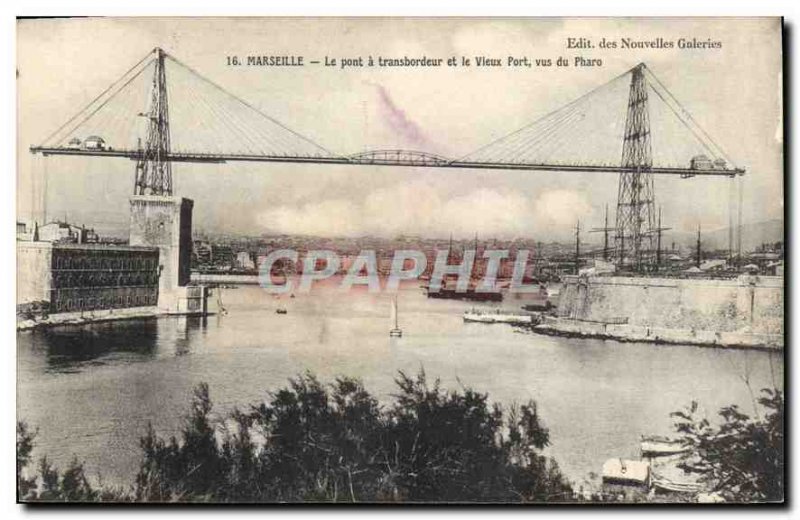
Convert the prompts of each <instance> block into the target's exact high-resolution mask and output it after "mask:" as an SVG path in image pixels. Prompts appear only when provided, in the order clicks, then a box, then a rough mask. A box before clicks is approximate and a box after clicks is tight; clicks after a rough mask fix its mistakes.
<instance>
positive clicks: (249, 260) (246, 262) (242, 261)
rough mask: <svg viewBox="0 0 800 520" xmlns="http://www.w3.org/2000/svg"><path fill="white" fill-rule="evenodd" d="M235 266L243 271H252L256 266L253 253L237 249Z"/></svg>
mask: <svg viewBox="0 0 800 520" xmlns="http://www.w3.org/2000/svg"><path fill="white" fill-rule="evenodd" d="M236 267H237V268H238V269H241V270H244V271H252V270H253V269H255V268H256V263H255V262H254V261H253V255H251V254H250V252H249V251H239V252H238V253H236Z"/></svg>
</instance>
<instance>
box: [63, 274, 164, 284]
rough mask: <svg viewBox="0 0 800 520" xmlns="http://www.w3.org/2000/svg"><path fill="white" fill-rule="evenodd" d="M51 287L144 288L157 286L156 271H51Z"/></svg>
mask: <svg viewBox="0 0 800 520" xmlns="http://www.w3.org/2000/svg"><path fill="white" fill-rule="evenodd" d="M52 283H53V287H55V288H61V287H146V286H153V285H158V272H157V271H121V272H115V271H53V282H52Z"/></svg>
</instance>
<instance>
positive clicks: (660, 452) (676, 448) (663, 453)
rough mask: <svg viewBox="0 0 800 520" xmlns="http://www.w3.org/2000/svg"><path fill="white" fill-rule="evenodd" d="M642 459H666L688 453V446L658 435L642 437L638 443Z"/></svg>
mask: <svg viewBox="0 0 800 520" xmlns="http://www.w3.org/2000/svg"><path fill="white" fill-rule="evenodd" d="M640 446H641V450H642V457H650V458H652V457H668V456H670V455H677V454H679V453H686V452H688V451H690V448H689V446H687V445H686V444H684V443H683V442H681V441H680V440H675V439H670V438H669V437H662V436H660V435H642V440H641V443H640Z"/></svg>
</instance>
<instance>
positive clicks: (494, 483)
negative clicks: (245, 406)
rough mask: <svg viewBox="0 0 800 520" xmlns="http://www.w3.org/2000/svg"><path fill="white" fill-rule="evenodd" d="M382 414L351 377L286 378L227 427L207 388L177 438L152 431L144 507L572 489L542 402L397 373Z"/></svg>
mask: <svg viewBox="0 0 800 520" xmlns="http://www.w3.org/2000/svg"><path fill="white" fill-rule="evenodd" d="M397 385H398V387H399V392H398V394H397V395H396V396H395V402H394V403H393V404H392V405H391V406H390V407H388V408H386V409H383V408H381V407H380V406H379V404H378V401H377V400H376V399H375V398H374V397H373V396H371V395H370V394H369V393H368V392H367V391H366V390H365V389H364V387H363V386H362V384H361V383H360V382H359V381H358V380H355V379H350V378H339V379H336V381H335V382H334V383H333V384H331V385H323V384H322V383H320V382H319V381H318V380H317V379H316V378H315V377H314V376H313V375H311V374H306V375H304V376H302V377H299V378H297V379H293V380H290V385H289V388H284V389H281V390H279V391H278V392H275V393H273V394H271V395H270V399H269V401H268V402H265V403H261V404H259V405H258V406H254V407H252V408H251V409H250V411H249V412H246V413H245V412H242V411H239V410H235V411H234V412H233V413H232V414H230V416H229V417H228V419H227V420H226V421H225V422H224V424H222V425H221V426H220V431H221V439H220V441H219V442H217V441H216V440H215V435H214V432H215V427H214V426H213V425H212V422H211V419H210V417H209V414H210V411H211V401H210V399H209V395H208V388H207V387H206V386H204V385H202V386H200V387H199V388H198V390H197V392H196V393H195V398H194V404H193V407H192V414H191V415H190V417H189V419H188V422H187V424H186V425H185V427H184V429H183V432H182V434H181V439H180V440H178V439H177V438H175V437H173V438H171V439H170V440H169V441H164V440H162V439H159V438H158V437H157V435H156V434H155V433H154V432H153V431H152V430H151V431H150V432H149V433H148V435H146V436H145V438H144V439H142V448H143V450H144V459H143V461H142V467H141V470H140V472H139V475H138V477H137V487H136V498H137V499H138V500H147V501H170V500H191V501H196V500H201V501H214V502H218V501H236V502H261V501H333V502H336V501H347V502H356V501H368V502H378V501H434V500H436V501H455V502H461V501H481V502H487V501H498V500H502V501H508V500H511V501H541V500H561V501H564V500H568V499H570V497H571V496H572V493H571V488H570V486H569V484H568V483H567V482H566V480H565V479H564V477H563V476H562V475H561V473H560V472H559V470H558V466H557V465H556V464H555V462H553V461H552V460H550V459H547V458H545V457H543V456H542V455H540V454H539V453H538V450H541V449H542V448H544V447H545V446H546V445H547V444H548V443H549V436H548V433H547V430H546V429H545V428H544V427H543V426H542V424H541V422H540V419H539V417H538V415H537V412H536V406H535V404H534V403H529V404H527V405H525V406H522V407H519V408H516V407H513V408H512V410H511V412H510V413H509V415H508V420H507V421H505V422H504V421H503V411H502V409H501V408H500V407H499V406H494V407H490V406H489V404H488V397H487V396H486V395H485V394H479V393H477V392H475V391H473V390H471V389H464V390H463V391H461V392H446V391H444V390H442V389H441V387H440V384H439V381H438V380H437V381H436V382H435V383H434V384H433V385H432V386H429V385H428V383H427V381H426V378H425V374H424V373H420V374H419V375H418V376H417V377H416V378H411V377H408V376H406V375H405V374H403V373H401V374H400V376H399V377H398V379H397Z"/></svg>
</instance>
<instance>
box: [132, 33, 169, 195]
mask: <svg viewBox="0 0 800 520" xmlns="http://www.w3.org/2000/svg"><path fill="white" fill-rule="evenodd" d="M153 52H155V54H156V57H155V72H154V73H153V89H152V98H151V101H150V113H149V114H143V115H144V116H145V117H147V118H148V119H149V126H148V131H147V143H146V144H145V147H144V149H143V150H140V156H139V158H138V160H137V161H136V183H135V185H134V188H133V193H134V195H166V196H170V195H172V165H171V163H170V161H169V160H168V159H167V157H168V156H169V153H170V143H169V102H168V100H167V76H166V73H165V71H164V57H165V53H164V51H163V50H162V49H160V48H156V49H155V50H154V51H153Z"/></svg>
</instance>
